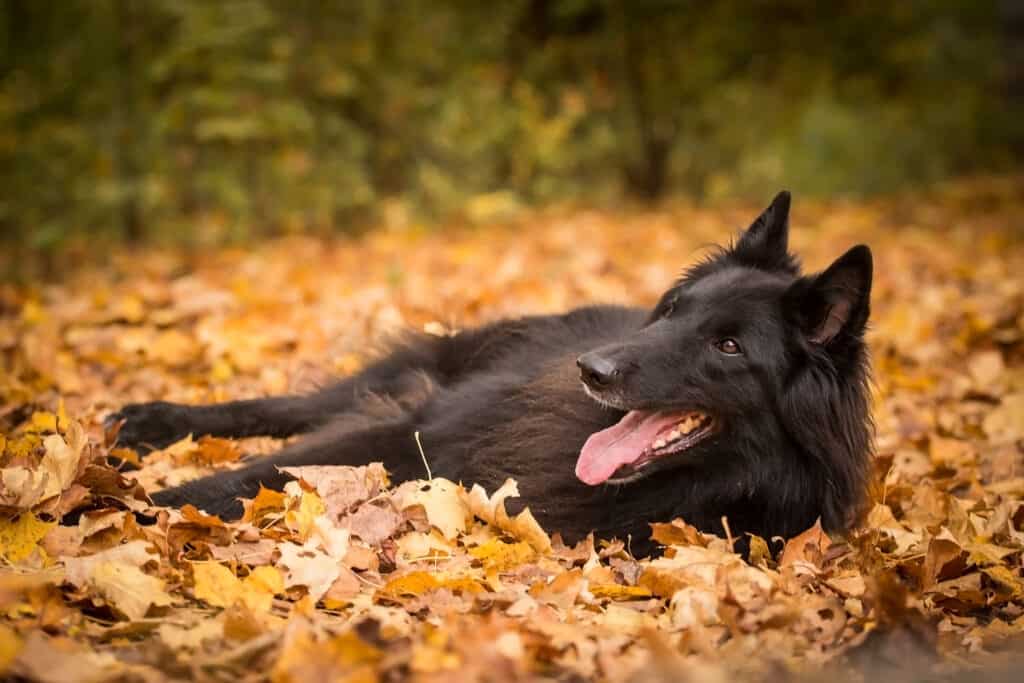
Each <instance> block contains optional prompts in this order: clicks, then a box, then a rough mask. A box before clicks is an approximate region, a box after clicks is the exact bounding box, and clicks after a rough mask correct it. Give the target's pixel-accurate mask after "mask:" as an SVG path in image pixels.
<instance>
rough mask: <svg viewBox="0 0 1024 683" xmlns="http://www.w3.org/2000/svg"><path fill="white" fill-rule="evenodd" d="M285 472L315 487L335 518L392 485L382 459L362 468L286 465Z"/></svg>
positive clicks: (329, 512) (283, 468)
mask: <svg viewBox="0 0 1024 683" xmlns="http://www.w3.org/2000/svg"><path fill="white" fill-rule="evenodd" d="M281 471H282V472H284V473H285V474H289V475H291V476H293V477H295V478H296V479H301V480H302V481H304V482H306V483H307V484H309V485H310V486H311V487H313V488H314V489H315V490H316V492H317V494H318V495H319V496H320V499H321V500H322V501H323V502H324V506H325V507H326V509H327V514H329V515H331V516H332V517H333V518H334V519H338V518H339V517H341V516H342V515H344V514H345V513H347V512H349V511H350V510H352V509H353V508H354V507H355V506H356V505H358V504H360V503H362V502H364V501H367V500H369V499H371V498H374V497H376V496H377V495H378V494H379V493H380V492H381V491H382V490H383V489H384V488H385V487H386V486H387V485H388V475H387V472H386V471H385V470H384V466H383V465H381V464H380V463H379V462H375V463H370V464H369V465H364V466H361V467H341V466H320V465H310V466H307V467H282V468H281Z"/></svg>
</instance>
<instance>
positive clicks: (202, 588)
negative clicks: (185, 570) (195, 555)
mask: <svg viewBox="0 0 1024 683" xmlns="http://www.w3.org/2000/svg"><path fill="white" fill-rule="evenodd" d="M192 578H193V579H194V580H195V595H196V598H197V599H199V600H202V601H203V602H205V603H207V604H209V605H213V606H214V607H230V606H231V605H233V604H235V602H237V601H238V598H239V596H240V595H241V594H242V584H241V582H240V581H239V580H238V577H237V576H235V574H234V572H232V571H231V570H230V569H228V568H227V567H225V566H224V565H222V564H218V563H216V562H202V563H198V562H197V563H194V564H193V565H192Z"/></svg>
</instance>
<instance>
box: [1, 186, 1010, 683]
mask: <svg viewBox="0 0 1024 683" xmlns="http://www.w3.org/2000/svg"><path fill="white" fill-rule="evenodd" d="M1022 188H1024V182H1021V179H1020V178H1007V179H989V180H985V181H978V182H971V183H960V184H955V185H950V186H947V187H943V188H939V189H937V190H934V191H932V192H930V193H928V194H918V195H906V196H903V197H898V198H894V199H889V200H884V201H877V202H870V203H842V202H833V203H817V204H816V203H813V202H811V203H808V202H803V201H800V199H799V198H797V203H796V205H795V211H794V217H793V235H792V243H793V246H794V248H795V249H796V250H797V251H798V252H799V253H801V254H802V255H803V256H804V260H805V263H806V264H807V265H808V267H810V268H818V267H822V266H824V265H825V264H827V263H828V261H829V260H830V259H832V258H834V257H835V256H836V255H838V254H839V253H841V251H842V250H843V249H845V248H846V247H848V246H850V245H852V244H855V243H858V242H867V243H869V244H870V245H871V246H872V247H873V249H874V253H875V258H876V264H877V265H876V280H875V288H874V297H873V305H874V313H873V325H872V331H871V337H870V339H871V345H872V353H873V358H874V366H875V379H876V385H875V417H876V421H877V425H878V438H877V450H878V456H877V459H876V463H877V468H876V469H877V471H878V473H879V477H878V480H879V485H878V487H877V491H876V494H875V500H876V502H875V505H874V507H873V509H872V510H871V511H870V514H869V515H868V517H867V520H866V523H865V525H864V528H863V529H862V530H860V531H858V532H857V533H855V534H853V535H852V536H851V537H849V538H845V539H842V538H833V539H828V538H827V537H824V536H823V535H822V534H820V533H816V532H814V531H813V530H812V531H811V532H809V533H808V534H805V535H804V536H803V537H801V539H800V540H797V541H790V542H789V543H788V544H786V545H785V549H784V550H783V545H782V543H781V542H780V541H773V540H771V539H769V540H768V542H767V543H766V544H759V543H756V542H755V543H754V554H753V556H752V557H751V558H750V562H746V561H744V560H742V559H740V558H738V557H737V556H735V555H733V554H731V553H730V552H729V551H728V545H727V542H726V541H725V540H723V539H716V538H711V537H704V536H701V535H699V534H697V533H695V532H694V531H693V530H692V529H689V528H687V527H686V526H685V524H683V523H682V522H676V523H674V524H665V525H660V526H656V527H655V534H656V538H657V539H658V540H659V541H661V542H662V543H663V544H665V545H667V546H669V548H668V549H667V550H666V552H665V554H664V556H663V557H661V558H659V559H654V560H649V559H643V558H633V557H631V556H630V555H629V554H628V553H627V552H626V551H625V549H624V548H623V545H622V544H620V543H612V544H597V546H596V547H595V545H593V544H590V543H583V544H581V545H580V546H578V547H576V548H566V547H564V546H562V545H561V544H560V543H559V542H558V540H557V539H554V540H552V539H549V537H548V536H547V534H545V533H544V532H543V531H542V530H541V529H539V528H537V527H536V526H535V525H534V524H531V523H530V520H529V519H527V518H516V519H509V518H508V517H507V516H505V515H504V514H503V507H502V504H501V500H502V498H503V497H505V496H506V495H510V494H512V490H511V488H506V489H503V490H502V491H501V492H499V493H496V492H493V491H489V492H486V494H485V492H483V491H479V490H476V491H473V492H467V491H465V490H462V489H460V488H459V487H457V486H455V485H454V484H449V483H447V482H444V481H438V480H435V481H434V482H433V485H432V486H431V487H430V488H429V489H423V488H421V487H419V486H411V487H410V486H402V487H398V488H397V489H395V488H387V487H386V486H385V481H384V475H383V472H382V471H380V470H379V469H378V468H374V467H370V468H361V469H358V470H347V469H346V470H341V471H330V470H326V471H315V470H307V471H304V472H299V473H298V474H299V475H300V477H301V479H302V480H303V483H302V484H300V483H299V482H298V481H296V482H294V483H292V484H290V485H289V486H288V487H287V488H286V489H285V490H284V492H269V491H265V492H263V493H261V495H260V496H259V497H258V498H257V499H256V500H255V501H254V502H252V503H251V504H249V505H248V507H247V515H246V519H245V520H244V521H243V522H242V523H235V524H225V523H223V522H221V521H220V520H218V519H216V518H211V517H206V516H204V515H202V514H199V513H198V512H197V511H195V510H189V509H186V510H183V511H180V512H179V511H166V512H164V513H162V514H161V515H160V517H159V523H158V524H157V525H155V526H139V525H138V524H136V523H135V521H134V517H133V516H132V515H131V514H128V512H127V511H128V510H141V509H145V508H146V507H148V505H147V503H146V499H145V495H144V493H143V491H144V490H145V491H153V490H156V489H158V488H160V487H162V486H166V485H170V484H175V483H178V482H180V481H182V480H184V479H187V478H191V477H194V476H196V475H198V474H200V473H203V472H208V471H210V470H212V469H216V468H218V467H230V466H232V464H231V463H232V462H233V461H235V460H236V459H237V458H238V457H239V456H240V454H241V453H243V452H244V453H255V452H263V451H270V450H273V449H275V448H277V447H278V444H277V443H274V442H272V441H270V440H247V441H244V442H239V443H233V442H228V441H221V440H212V439H200V440H198V441H196V442H192V441H191V440H188V441H186V442H181V443H178V444H176V445H174V446H172V447H170V448H168V449H166V450H164V451H162V452H159V453H155V454H153V455H151V456H150V457H148V458H147V459H146V461H145V465H144V466H143V467H142V468H141V469H139V470H126V471H125V473H124V475H123V476H122V475H119V474H118V473H117V472H115V471H114V470H113V469H111V468H110V467H108V466H107V465H106V462H107V460H106V456H107V455H108V454H109V453H110V452H111V451H110V448H109V447H108V446H106V445H104V434H103V430H102V429H101V427H100V421H101V419H102V417H103V416H104V415H105V414H106V413H108V412H109V411H111V410H112V409H114V408H116V407H118V406H120V405H121V404H123V403H126V402H129V401H139V400H152V399H165V400H171V401H184V402H190V403H198V402H210V401H218V400H224V399H231V398H239V397H252V396H261V395H266V394H279V393H284V392H288V391H303V390H308V389H310V388H312V387H315V386H316V385H317V384H319V383H322V382H324V381H325V380H327V379H328V378H329V377H330V376H332V375H336V374H339V373H341V374H343V373H349V372H352V371H353V370H355V369H357V368H358V367H359V366H360V364H361V363H362V362H363V361H364V359H365V358H366V357H367V355H368V354H370V353H372V352H373V350H374V349H375V348H377V347H378V345H379V343H380V341H381V340H382V339H383V338H385V337H386V336H387V334H388V332H389V331H392V330H394V329H395V328H397V327H399V326H401V325H412V326H415V327H421V328H422V327H425V328H426V329H428V330H436V331H439V332H440V331H443V330H446V329H451V328H458V327H462V326H466V325H470V324H474V323H477V322H479V321H482V320H487V319H492V318H497V317H500V316H507V315H518V314H522V313H525V312H545V311H559V310H562V309H565V308H568V307H571V306H575V305H578V304H581V303H585V302H592V301H598V300H601V301H612V302H632V303H642V304H646V303H651V302H653V301H654V299H655V297H656V296H657V294H658V293H659V292H660V291H661V290H662V289H663V288H664V287H665V286H666V284H668V283H669V282H670V281H671V280H672V279H673V277H674V276H675V274H676V273H677V272H678V271H679V270H680V268H681V267H683V266H685V265H686V264H687V263H689V262H691V261H692V260H693V259H694V258H695V257H696V256H697V255H698V254H699V253H700V252H701V250H702V248H703V247H704V246H705V245H707V244H710V243H714V242H721V241H724V240H727V239H728V238H729V237H730V236H731V235H732V234H734V232H735V230H737V229H739V228H741V227H743V226H744V225H745V222H746V221H749V219H750V218H751V217H752V216H753V215H754V208H755V207H732V208H728V209H715V210H711V209H690V208H685V207H681V206H677V207H673V208H669V209H664V210H660V211H635V212H629V213H610V212H596V211H580V210H576V211H559V212H552V213H547V214H540V215H535V216H532V217H530V218H529V219H523V220H520V221H517V222H515V223H514V224H512V225H505V226H500V227H486V228H476V229H469V228H464V229H459V230H456V231H449V232H444V233H439V232H434V231H430V230H426V229H417V228H415V227H410V226H391V227H385V228H382V229H380V230H377V231H374V232H371V233H370V234H369V235H368V236H367V237H365V238H362V239H356V240H344V241H337V242H333V243H322V242H318V241H314V240H311V239H298V238H296V239H287V240H283V241H277V242H272V243H267V244H262V245H257V246H254V247H253V248H250V249H245V250H242V249H220V250H204V251H202V252H199V253H191V254H185V253H178V252H173V251H168V250H157V249H142V250H132V251H129V250H118V251H114V252H113V253H109V254H105V255H99V254H94V255H92V257H91V261H92V263H93V265H79V266H75V265H73V264H67V265H65V266H63V267H62V270H61V277H60V278H59V280H58V281H56V282H49V283H43V282H39V283H36V284H35V285H32V286H29V285H17V286H15V285H3V286H2V289H0V363H2V364H0V369H2V374H0V428H2V432H0V434H2V436H0V453H2V461H0V465H2V468H3V469H2V470H0V475H2V488H0V557H2V562H3V569H2V570H0V612H2V614H3V616H2V618H0V674H2V673H3V672H6V675H8V676H20V677H23V678H26V679H30V680H45V681H84V680H111V679H118V680H121V679H128V680H163V679H164V678H171V679H174V678H177V679H198V680H232V681H248V680H265V679H267V678H270V679H272V680H275V681H319V680H373V679H374V678H375V677H378V676H379V677H383V678H389V679H399V678H403V677H406V676H414V677H416V678H417V679H422V680H453V679H457V678H460V677H461V678H467V679H484V678H486V679H487V680H520V679H527V678H543V679H563V680H572V679H574V678H576V679H579V678H584V679H589V678H603V679H615V680H619V679H626V678H630V677H635V679H636V680H681V679H684V678H686V677H689V678H690V679H691V680H732V677H733V676H737V675H739V674H745V675H749V676H753V677H757V676H761V677H768V678H773V677H777V676H778V675H780V673H781V672H783V671H795V672H808V671H809V672H814V671H818V670H821V668H822V667H835V666H838V667H840V668H843V669H853V668H854V667H856V666H863V664H864V662H865V661H868V660H872V661H878V660H881V662H882V664H881V665H883V666H896V667H899V666H901V665H911V666H913V667H914V668H915V670H918V671H922V670H931V669H934V668H935V667H939V669H940V670H941V669H944V668H950V667H952V666H953V665H965V664H968V665H974V664H976V663H978V662H982V663H984V662H985V661H986V659H987V658H988V657H991V656H995V655H996V654H998V653H1001V652H1006V651H1008V650H1012V649H1013V648H1014V647H1015V646H1016V642H1015V641H1016V639H1017V637H1018V636H1019V635H1020V634H1021V633H1024V576H1022V552H1024V503H1022V498H1024V276H1022V273H1024V189H1022ZM100 264H101V265H100ZM113 454H114V455H118V456H121V457H123V458H126V459H127V460H129V461H134V460H136V458H135V455H134V454H133V453H130V452H124V451H114V452H113ZM425 455H426V457H427V458H428V459H429V453H426V454H425ZM122 467H123V468H124V467H126V466H125V465H122ZM132 480H134V481H135V482H137V483H133V482H132ZM82 507H87V508H89V509H91V510H93V511H92V512H89V513H88V514H86V515H84V516H83V517H82V518H81V520H80V522H79V524H78V526H63V527H62V526H58V525H56V524H55V523H54V522H53V521H52V520H53V519H54V518H55V517H57V516H59V515H61V514H62V513H64V512H66V511H69V510H73V509H77V508H82ZM660 521H663V522H668V521H669V520H660Z"/></svg>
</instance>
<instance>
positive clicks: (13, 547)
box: [0, 513, 57, 563]
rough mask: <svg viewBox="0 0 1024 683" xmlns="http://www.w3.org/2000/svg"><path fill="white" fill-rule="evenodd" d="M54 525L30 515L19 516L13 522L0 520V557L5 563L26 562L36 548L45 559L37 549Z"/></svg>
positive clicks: (41, 550) (42, 553)
mask: <svg viewBox="0 0 1024 683" xmlns="http://www.w3.org/2000/svg"><path fill="white" fill-rule="evenodd" d="M56 525H57V523H56V522H43V521H41V520H40V519H39V518H37V517H36V516H35V515H33V514H32V513H25V514H23V515H19V516H18V517H17V518H15V519H13V520H10V519H0V557H2V558H3V559H4V560H5V561H6V562H11V563H18V562H22V561H23V560H27V559H28V558H29V557H31V556H32V554H33V553H34V552H36V549H37V548H38V552H39V553H40V554H41V557H43V558H45V557H46V553H45V552H44V551H43V549H42V548H39V541H41V540H42V538H43V536H45V535H46V532H47V531H49V530H50V529H52V528H53V527H55V526H56Z"/></svg>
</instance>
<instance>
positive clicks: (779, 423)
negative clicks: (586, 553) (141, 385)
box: [110, 192, 872, 551]
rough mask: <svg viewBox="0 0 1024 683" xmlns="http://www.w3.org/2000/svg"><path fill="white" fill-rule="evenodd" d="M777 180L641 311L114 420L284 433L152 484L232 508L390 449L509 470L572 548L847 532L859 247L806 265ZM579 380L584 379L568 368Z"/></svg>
mask: <svg viewBox="0 0 1024 683" xmlns="http://www.w3.org/2000/svg"><path fill="white" fill-rule="evenodd" d="M788 214H789V194H788V193H785V192H783V193H781V194H779V196H778V197H776V198H775V200H774V201H773V202H772V205H771V206H770V207H768V209H766V210H765V212H764V213H763V214H762V215H761V216H760V217H759V218H758V219H757V220H756V221H755V222H754V224H753V225H751V226H750V228H749V229H748V230H747V231H746V232H745V233H744V234H743V235H742V236H741V237H740V239H739V240H738V241H737V242H736V244H735V245H734V246H732V247H731V248H729V249H723V250H720V251H719V252H718V253H716V254H715V255H714V256H713V257H711V258H708V259H706V260H705V261H703V262H701V263H699V264H697V265H695V266H693V267H692V268H690V270H689V271H688V272H686V273H685V275H684V277H682V279H680V280H679V281H678V282H677V283H676V284H675V285H674V286H673V287H672V288H671V289H669V290H668V292H666V293H665V295H664V296H663V297H662V298H661V301H660V302H659V303H658V305H657V306H655V307H654V310H652V311H648V310H640V309H633V308H622V307H611V306H593V307H587V308H580V309H577V310H574V311H571V312H569V313H566V314H564V315H557V316H538V317H527V318H523V319H520V320H507V321H501V322H497V323H493V324H491V325H487V326H485V327H481V328H478V329H473V330H467V331H464V332H459V333H458V334H456V335H454V336H451V337H432V336H425V335H424V336H416V337H412V338H410V339H409V340H407V342H406V343H405V344H403V345H400V346H398V347H397V348H395V349H394V350H393V351H392V352H391V353H390V354H389V355H387V356H385V357H383V358H382V359H381V360H379V361H378V362H377V363H375V364H373V365H371V366H369V367H368V368H367V369H365V370H363V371H362V372H360V373H358V374H356V375H355V376H353V377H350V378H348V379H345V380H342V381H341V382H339V383H337V384H335V385H333V386H331V387H329V388H327V389H325V390H323V391H321V392H319V393H317V394H314V395H310V396H291V397H283V398H269V399H260V400H252V401H238V402H233V403H226V404H222V405H211V406H185V405H174V404H169V403H160V402H158V403H144V404H136V405H129V406H126V407H125V408H124V409H123V410H122V411H121V412H120V413H117V414H115V415H112V416H111V418H110V419H113V420H116V421H120V420H122V419H123V420H124V424H123V427H122V429H121V431H120V434H119V438H120V440H121V442H123V443H126V444H129V445H136V444H147V445H151V446H162V445H166V444H168V443H171V442H173V441H175V440H177V439H179V438H181V437H183V436H185V435H187V434H189V433H192V434H196V435H199V434H212V435H216V436H225V437H242V436H253V435H271V436H279V437H284V436H288V435H291V434H297V433H302V432H313V433H312V435H311V436H309V437H308V438H306V439H304V440H301V441H300V442H298V443H296V444H295V445H292V446H289V447H287V448H285V449H284V451H282V452H281V453H280V454H278V455H275V456H271V457H266V458H261V459H257V460H254V461H253V462H252V463H251V464H249V465H248V466H246V467H244V468H242V469H239V470H235V471H230V472H223V473H220V474H216V475H213V476H210V477H206V478H204V479H199V480H197V481H193V482H190V483H188V484H185V485H184V486H180V487H178V488H173V489H168V490H165V491H161V492H159V493H157V494H156V495H155V496H154V500H155V501H156V502H157V503H158V504H162V505H174V506H177V505H182V504H184V503H193V504H195V505H196V506H198V507H199V508H202V509H205V510H206V511H208V512H212V513H217V514H220V515H224V516H231V515H238V514H239V513H240V511H241V506H240V504H239V503H238V501H237V500H236V496H246V497H251V496H253V495H254V494H255V493H256V491H257V489H258V487H259V485H260V484H261V483H263V484H264V485H266V486H269V487H280V486H281V485H282V484H283V482H284V481H285V480H286V477H285V476H284V475H282V474H280V473H279V472H278V471H277V467H279V466H292V465H315V464H317V465H325V464H333V465H359V464H365V463H368V462H371V461H376V460H379V461H383V462H384V465H385V467H386V468H387V469H388V471H389V472H390V474H391V476H392V478H393V479H394V480H396V481H404V480H408V479H415V478H422V477H424V475H425V470H424V466H423V461H422V459H421V456H420V453H419V449H418V446H417V443H416V441H415V438H414V435H415V433H416V432H419V438H420V440H421V443H422V447H423V450H424V452H425V454H426V458H427V460H428V461H429V463H430V465H431V468H432V470H433V473H434V474H436V475H439V476H443V477H447V478H449V479H452V480H455V481H460V480H461V481H463V482H466V483H467V484H470V483H479V484H481V485H483V486H484V487H485V488H487V489H488V490H493V489H494V488H496V487H497V486H499V485H500V484H501V483H502V482H503V481H504V480H505V479H506V478H507V477H514V478H515V479H517V480H518V482H519V485H520V490H521V492H522V494H523V498H522V501H523V502H524V503H525V504H526V505H529V507H530V509H531V510H532V511H533V513H534V514H535V515H536V517H537V519H538V520H539V521H540V522H541V524H542V525H543V526H544V527H545V528H546V529H548V530H550V531H559V532H561V533H562V534H563V536H564V537H566V538H567V540H570V541H571V540H575V539H578V538H580V537H581V536H583V535H585V534H587V533H588V532H590V531H595V532H596V533H597V534H598V535H599V536H601V537H611V536H617V537H620V538H625V537H627V536H632V539H633V548H634V550H639V551H644V550H646V549H648V548H649V547H650V545H649V542H648V540H647V539H648V536H649V527H648V523H650V522H655V521H668V520H670V519H672V518H673V517H676V516H680V517H682V518H684V519H685V520H686V521H688V522H690V523H691V524H694V525H696V526H697V527H699V528H701V529H704V530H708V531H715V532H721V531H722V524H721V520H722V518H723V517H725V518H727V519H728V524H729V527H730V530H731V531H732V533H733V534H734V535H735V536H740V535H741V534H742V532H752V533H756V534H759V535H761V536H763V537H766V538H770V537H772V536H776V535H780V536H789V535H792V534H794V533H797V532H799V531H802V530H803V529H805V528H807V527H809V526H810V525H812V524H813V523H814V521H815V520H816V519H817V518H818V517H820V518H821V519H822V521H823V524H824V525H825V527H826V528H827V529H829V530H843V529H846V528H848V527H849V526H850V525H851V524H852V523H853V521H854V520H855V518H856V514H857V512H858V511H859V508H860V504H861V503H862V501H863V499H864V496H865V492H866V488H867V483H866V482H867V472H868V464H869V459H870V452H871V418H870V415H869V412H868V391H867V382H868V363H867V351H866V348H865V344H864V340H863V334H864V328H865V324H866V323H867V319H868V308H869V296H870V290H871V274H872V261H871V251H870V250H869V249H868V248H867V247H865V246H858V247H854V248H853V249H851V250H850V251H848V252H846V254H844V255H843V256H842V257H841V258H839V260H837V261H836V262H834V263H833V264H832V265H831V266H830V267H829V268H828V269H827V270H825V271H824V272H823V273H821V274H818V275H814V276H809V277H801V276H800V275H799V273H798V263H797V260H796V258H795V257H794V256H793V255H791V254H790V253H789V252H788V250H787V246H786V245H787V234H788ZM581 380H582V381H581Z"/></svg>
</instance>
